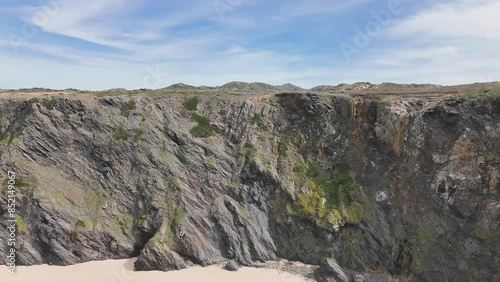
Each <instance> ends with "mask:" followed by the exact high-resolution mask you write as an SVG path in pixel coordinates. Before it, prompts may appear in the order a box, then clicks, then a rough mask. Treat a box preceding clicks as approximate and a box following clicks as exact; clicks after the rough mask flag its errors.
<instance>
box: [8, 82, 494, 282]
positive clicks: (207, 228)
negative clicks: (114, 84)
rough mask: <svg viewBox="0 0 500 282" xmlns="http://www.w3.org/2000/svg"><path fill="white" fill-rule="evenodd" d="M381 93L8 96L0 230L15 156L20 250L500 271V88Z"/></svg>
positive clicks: (470, 277)
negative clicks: (8, 174)
mask: <svg viewBox="0 0 500 282" xmlns="http://www.w3.org/2000/svg"><path fill="white" fill-rule="evenodd" d="M377 91H379V92H380V93H379V92H377V95H364V93H356V94H355V95H354V94H353V95H349V94H350V93H346V94H331V93H327V92H322V93H317V92H309V93H296V94H295V93H280V94H269V95H265V94H261V95H249V94H231V93H219V94H217V93H215V92H214V93H208V94H207V93H202V92H199V93H198V92H196V91H193V92H189V93H177V92H175V91H170V92H169V91H165V92H158V91H155V92H153V93H147V92H144V93H141V92H140V91H135V92H133V93H121V92H120V93H118V94H116V95H115V94H113V93H80V94H71V93H70V94H67V93H61V94H60V93H57V92H55V93H52V92H50V93H48V94H45V95H35V94H33V93H24V94H22V93H18V94H15V93H10V94H9V95H4V96H0V168H1V171H2V175H0V177H3V179H0V182H2V183H3V184H2V191H1V192H2V197H1V198H0V215H2V219H1V221H0V238H7V236H8V235H7V226H6V225H7V223H6V222H7V215H8V210H7V196H8V195H7V189H6V187H7V185H6V184H7V171H14V172H16V174H17V179H16V188H17V190H16V200H17V204H18V211H17V212H18V214H19V216H18V241H19V244H20V246H19V249H18V255H19V257H18V263H19V264H24V265H34V264H42V263H44V264H54V265H68V264H74V263H79V262H84V261H90V260H97V259H109V258H115V259H117V258H127V257H131V256H138V260H137V262H136V264H135V268H136V270H163V271H169V270H175V269H182V268H185V267H187V266H188V265H189V262H192V263H195V264H201V265H210V264H214V263H217V262H222V261H226V260H229V259H233V260H235V261H236V262H237V263H239V264H241V265H247V266H252V265H253V264H254V262H259V261H268V260H276V259H277V258H278V257H282V258H286V259H289V260H298V261H302V262H304V263H308V264H315V265H319V264H321V263H323V264H325V263H326V264H328V261H327V260H326V259H327V258H334V259H335V260H336V261H337V262H338V264H339V265H340V267H341V268H342V269H343V271H344V272H345V277H344V278H340V279H343V280H346V279H347V280H348V279H357V280H360V279H361V278H362V277H364V278H365V279H366V280H365V281H370V280H369V279H371V278H370V277H375V276H377V275H379V276H380V275H384V277H385V279H386V280H387V281H391V279H393V280H399V281H445V280H448V281H498V280H499V279H500V272H499V270H498V265H500V229H499V224H500V197H499V196H500V96H499V95H498V91H497V92H495V91H490V90H485V91H484V93H480V94H477V93H476V94H471V95H462V94H456V93H451V94H450V93H438V92H439V91H441V90H435V91H434V90H433V91H427V92H426V91H424V92H425V93H422V94H419V95H411V94H406V93H405V94H402V95H384V94H383V92H384V90H380V89H379V90H377ZM392 94H394V93H392ZM7 250H8V249H7V246H6V244H5V241H2V243H1V244H0V253H2V254H4V253H7ZM330 262H331V260H330ZM322 269H324V268H322ZM327 276H328V275H326V276H325V273H322V272H321V271H318V273H317V276H316V278H317V279H318V280H324V281H327V280H328V279H333V278H329V277H327ZM337 279H339V278H338V277H337ZM495 279H496V280H495ZM332 281H333V280H332ZM353 281H354V280H353Z"/></svg>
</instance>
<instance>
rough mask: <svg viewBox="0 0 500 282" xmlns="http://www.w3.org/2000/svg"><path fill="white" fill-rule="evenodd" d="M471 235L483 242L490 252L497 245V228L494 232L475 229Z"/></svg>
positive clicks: (499, 232)
mask: <svg viewBox="0 0 500 282" xmlns="http://www.w3.org/2000/svg"><path fill="white" fill-rule="evenodd" d="M473 234H474V236H476V237H477V238H479V239H481V240H482V241H483V242H485V243H486V246H487V247H488V249H489V250H490V251H492V250H493V249H494V248H495V244H498V242H499V241H500V228H497V229H496V230H484V229H482V228H480V227H477V228H476V229H475V230H474V233H473Z"/></svg>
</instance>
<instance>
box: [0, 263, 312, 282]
mask: <svg viewBox="0 0 500 282" xmlns="http://www.w3.org/2000/svg"><path fill="white" fill-rule="evenodd" d="M133 264H134V260H133V259H129V260H109V261H98V262H88V263H83V264H78V265H72V266H62V267H61V266H48V265H40V266H29V267H25V266H19V267H17V274H16V275H13V274H10V273H8V271H7V267H6V266H0V281H2V282H10V281H12V282H160V281H161V282H167V281H168V282H197V281H200V282H226V281H227V282H240V281H241V282H250V281H258V282H265V281H283V282H285V281H286V282H303V281H307V280H305V279H304V278H302V277H300V276H296V275H292V274H289V273H283V272H279V271H277V270H272V269H256V268H248V267H243V268H240V269H239V270H238V271H237V272H229V271H226V270H223V269H221V267H220V266H209V267H205V268H203V267H199V266H192V267H190V268H188V269H185V270H180V271H173V272H159V271H150V272H134V271H132V270H133Z"/></svg>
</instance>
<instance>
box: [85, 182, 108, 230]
mask: <svg viewBox="0 0 500 282" xmlns="http://www.w3.org/2000/svg"><path fill="white" fill-rule="evenodd" d="M84 201H85V208H86V212H87V214H88V216H89V218H90V220H91V221H92V231H95V230H96V227H97V223H98V221H99V219H100V218H101V214H102V208H103V206H104V204H105V203H106V197H105V196H103V195H99V194H95V193H92V192H87V193H86V194H85V198H84Z"/></svg>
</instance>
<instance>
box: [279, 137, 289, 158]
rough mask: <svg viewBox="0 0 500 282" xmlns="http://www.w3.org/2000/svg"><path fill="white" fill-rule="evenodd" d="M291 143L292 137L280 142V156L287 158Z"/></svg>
mask: <svg viewBox="0 0 500 282" xmlns="http://www.w3.org/2000/svg"><path fill="white" fill-rule="evenodd" d="M289 143H290V137H288V136H285V137H283V138H282V139H281V140H280V141H279V142H278V152H279V153H280V155H282V156H284V157H286V156H287V155H288V144H289Z"/></svg>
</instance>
